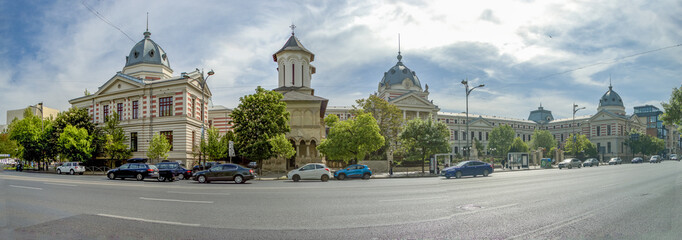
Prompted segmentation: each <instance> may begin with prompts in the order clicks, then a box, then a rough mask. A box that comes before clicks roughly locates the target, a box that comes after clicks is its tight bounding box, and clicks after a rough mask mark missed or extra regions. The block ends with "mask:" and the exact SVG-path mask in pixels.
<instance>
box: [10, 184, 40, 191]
mask: <svg viewBox="0 0 682 240" xmlns="http://www.w3.org/2000/svg"><path fill="white" fill-rule="evenodd" d="M9 186H10V187H15V188H24V189H33V190H43V189H42V188H37V187H26V186H17V185H9Z"/></svg>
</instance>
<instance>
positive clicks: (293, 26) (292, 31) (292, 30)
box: [289, 21, 296, 36]
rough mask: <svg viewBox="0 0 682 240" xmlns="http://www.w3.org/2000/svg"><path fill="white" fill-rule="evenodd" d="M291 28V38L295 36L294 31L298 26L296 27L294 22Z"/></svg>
mask: <svg viewBox="0 0 682 240" xmlns="http://www.w3.org/2000/svg"><path fill="white" fill-rule="evenodd" d="M289 28H291V36H294V29H296V25H294V22H293V21H292V22H291V26H289Z"/></svg>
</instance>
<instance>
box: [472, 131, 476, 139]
mask: <svg viewBox="0 0 682 240" xmlns="http://www.w3.org/2000/svg"><path fill="white" fill-rule="evenodd" d="M474 136H476V135H475V134H474V131H471V140H474Z"/></svg>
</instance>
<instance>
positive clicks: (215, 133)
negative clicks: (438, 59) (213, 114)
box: [201, 127, 227, 161]
mask: <svg viewBox="0 0 682 240" xmlns="http://www.w3.org/2000/svg"><path fill="white" fill-rule="evenodd" d="M220 139H221V137H220V131H219V130H218V129H217V128H215V127H211V128H210V129H208V138H207V139H206V142H202V143H201V148H202V151H203V152H204V153H205V154H206V156H208V158H209V159H210V160H211V161H216V160H220V159H225V158H226V157H227V144H225V145H223V144H224V143H222V142H221V141H220Z"/></svg>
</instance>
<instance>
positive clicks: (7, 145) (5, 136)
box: [0, 133, 19, 157]
mask: <svg viewBox="0 0 682 240" xmlns="http://www.w3.org/2000/svg"><path fill="white" fill-rule="evenodd" d="M18 153H19V144H17V142H16V141H14V140H12V139H10V138H9V133H0V154H9V155H10V156H11V157H16V155H17V154H18Z"/></svg>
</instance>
